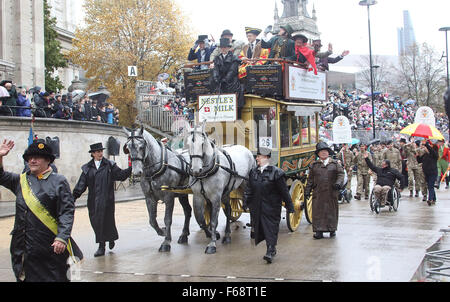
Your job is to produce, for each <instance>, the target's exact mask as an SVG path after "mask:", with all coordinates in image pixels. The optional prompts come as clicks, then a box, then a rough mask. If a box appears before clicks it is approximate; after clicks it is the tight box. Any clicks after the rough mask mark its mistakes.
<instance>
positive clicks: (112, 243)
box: [109, 241, 116, 250]
mask: <svg viewBox="0 0 450 302" xmlns="http://www.w3.org/2000/svg"><path fill="white" fill-rule="evenodd" d="M115 246H116V243H115V242H114V241H110V242H109V249H110V250H112V249H113V248H114V247H115Z"/></svg>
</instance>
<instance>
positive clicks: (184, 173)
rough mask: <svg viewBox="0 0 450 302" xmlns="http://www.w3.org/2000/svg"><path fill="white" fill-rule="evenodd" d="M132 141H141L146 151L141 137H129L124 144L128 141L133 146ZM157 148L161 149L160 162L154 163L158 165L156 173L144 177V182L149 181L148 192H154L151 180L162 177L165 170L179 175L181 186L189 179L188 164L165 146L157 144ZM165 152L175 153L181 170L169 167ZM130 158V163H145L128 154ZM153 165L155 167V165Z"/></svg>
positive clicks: (143, 139)
mask: <svg viewBox="0 0 450 302" xmlns="http://www.w3.org/2000/svg"><path fill="white" fill-rule="evenodd" d="M134 140H141V141H143V142H144V148H145V149H147V141H146V140H145V138H144V137H143V136H136V135H133V136H130V137H129V138H128V141H127V143H126V144H128V143H129V142H130V141H131V143H132V144H133V146H134ZM158 144H159V147H160V149H161V159H162V160H161V161H160V162H158V163H156V164H160V166H159V167H158V169H157V170H156V172H154V173H153V174H151V175H150V176H145V179H146V180H149V184H150V191H152V192H153V191H154V189H153V185H152V182H153V180H155V179H157V178H158V177H160V176H162V175H163V174H164V173H165V172H166V171H167V169H170V170H173V171H175V172H176V173H178V174H180V175H181V176H182V177H181V179H180V183H179V185H181V184H182V183H183V182H184V181H185V180H186V178H187V177H189V173H188V166H189V164H188V163H187V162H186V161H185V160H184V158H183V156H181V154H177V153H175V152H173V151H172V150H171V149H170V148H168V147H167V146H165V145H164V144H163V143H161V142H159V141H158ZM167 150H169V151H171V152H172V153H175V155H176V156H177V158H178V159H179V160H180V163H181V169H179V168H177V167H174V166H172V165H169V159H168V156H167ZM128 153H129V151H128ZM130 158H131V162H135V161H140V162H142V164H144V163H145V158H140V157H132V156H131V154H130ZM156 164H155V165H156Z"/></svg>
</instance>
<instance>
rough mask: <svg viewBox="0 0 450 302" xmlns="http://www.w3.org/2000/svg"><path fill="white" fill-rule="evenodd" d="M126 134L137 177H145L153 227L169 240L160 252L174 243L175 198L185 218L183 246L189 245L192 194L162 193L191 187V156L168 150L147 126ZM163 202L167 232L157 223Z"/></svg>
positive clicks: (127, 145)
mask: <svg viewBox="0 0 450 302" xmlns="http://www.w3.org/2000/svg"><path fill="white" fill-rule="evenodd" d="M124 131H125V133H126V134H127V136H128V141H127V143H126V145H125V146H124V149H125V151H128V153H129V154H130V157H131V164H132V171H133V172H132V173H133V175H135V176H141V187H142V191H143V192H144V194H145V201H146V204H147V210H148V214H149V218H150V225H151V226H152V227H153V228H154V229H155V231H156V232H157V233H158V235H159V236H162V237H165V240H164V242H163V243H162V245H161V247H160V249H159V251H160V252H169V251H170V243H171V241H172V235H171V226H172V215H173V208H174V203H175V202H174V199H175V197H178V200H179V201H180V203H181V205H182V207H183V211H184V216H185V221H184V227H183V232H182V234H181V236H180V238H179V239H178V243H179V244H183V243H187V242H188V236H189V234H190V233H189V223H190V218H191V213H192V208H191V206H190V205H189V199H188V195H182V194H175V193H172V192H169V191H161V186H168V187H172V188H173V187H178V186H182V185H186V184H187V182H188V180H189V175H188V173H187V164H188V163H187V160H188V159H189V157H188V155H187V154H185V155H184V157H183V155H179V154H177V153H175V152H172V151H171V150H169V149H168V148H166V147H164V145H163V144H162V143H160V142H158V141H157V140H156V139H155V138H154V137H153V136H152V135H151V134H150V133H148V132H147V131H145V130H144V128H143V127H142V128H141V129H137V130H132V131H131V132H129V131H128V130H127V129H125V128H124ZM125 153H127V152H125ZM159 200H161V201H163V202H164V203H165V205H166V211H165V217H164V224H165V228H163V229H161V228H160V227H159V225H158V222H157V221H156V216H157V206H158V201H159Z"/></svg>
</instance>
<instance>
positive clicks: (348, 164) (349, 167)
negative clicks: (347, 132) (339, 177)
mask: <svg viewBox="0 0 450 302" xmlns="http://www.w3.org/2000/svg"><path fill="white" fill-rule="evenodd" d="M354 157H355V155H354V154H353V152H352V151H351V150H350V149H349V147H348V145H347V144H344V145H343V146H342V149H341V151H340V152H339V154H338V156H337V159H338V160H340V161H341V163H342V167H344V170H345V171H346V172H347V178H348V182H347V190H348V192H349V193H350V195H351V193H352V177H353V158H354Z"/></svg>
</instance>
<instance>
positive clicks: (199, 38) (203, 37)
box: [195, 35, 208, 43]
mask: <svg viewBox="0 0 450 302" xmlns="http://www.w3.org/2000/svg"><path fill="white" fill-rule="evenodd" d="M206 39H208V35H200V36H198V39H197V42H195V43H202V42H203V43H205V40H206Z"/></svg>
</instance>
